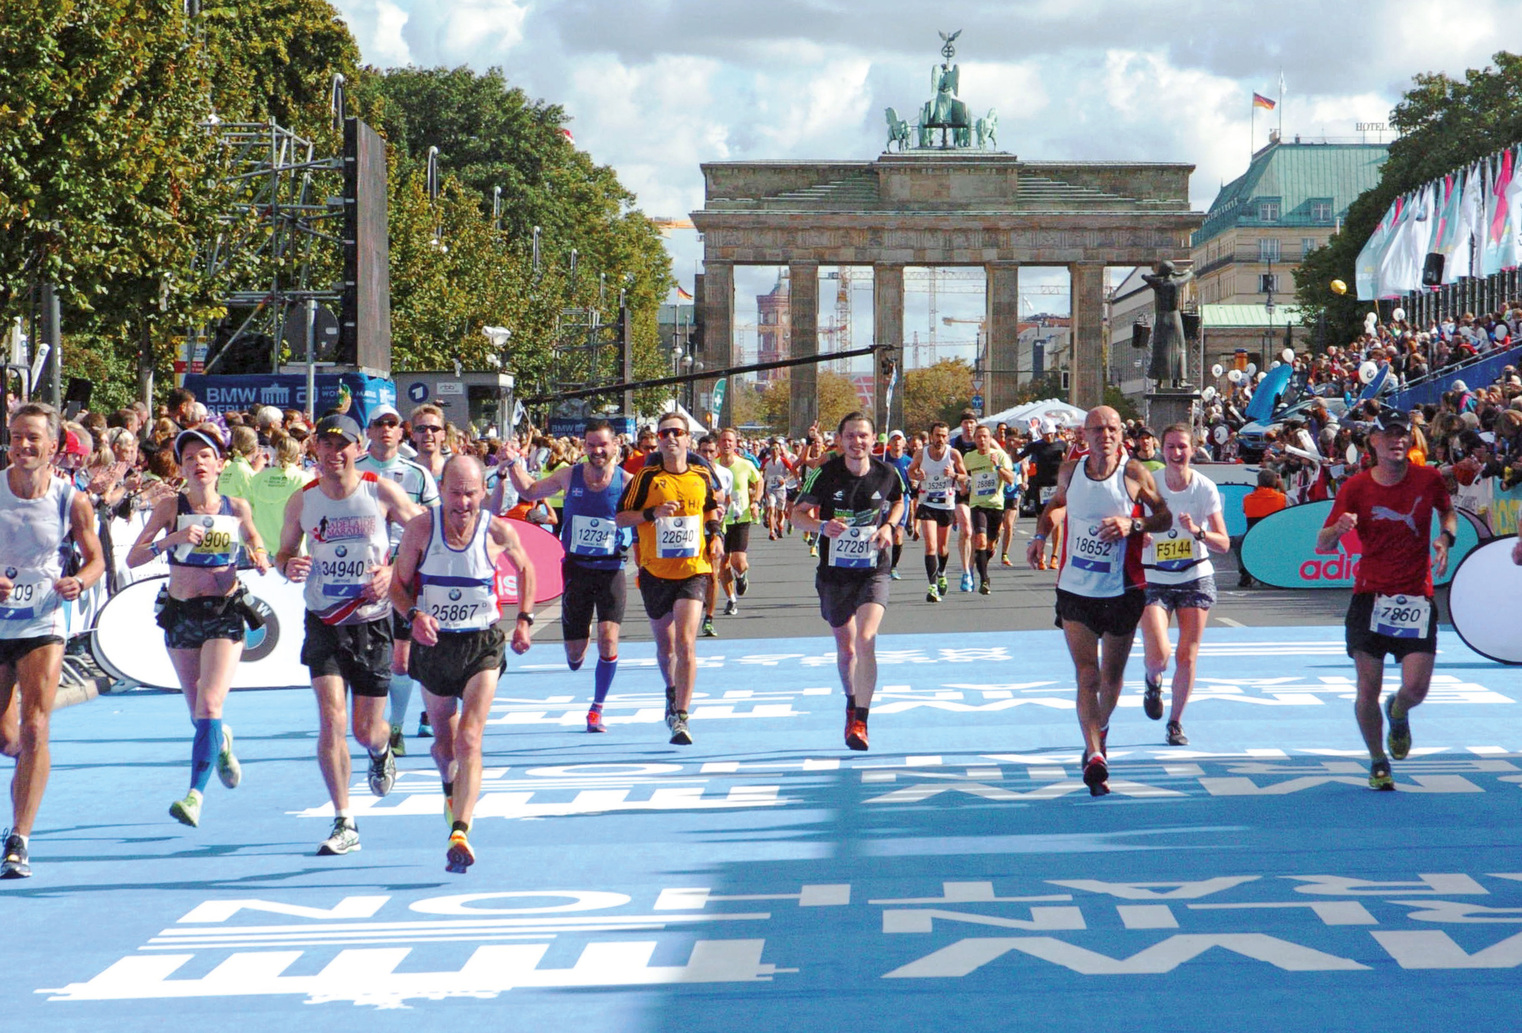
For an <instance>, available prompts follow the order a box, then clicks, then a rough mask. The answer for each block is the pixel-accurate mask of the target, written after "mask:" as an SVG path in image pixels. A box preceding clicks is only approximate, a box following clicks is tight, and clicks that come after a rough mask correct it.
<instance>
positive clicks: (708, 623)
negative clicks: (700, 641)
mask: <svg viewBox="0 0 1522 1033" xmlns="http://www.w3.org/2000/svg"><path fill="white" fill-rule="evenodd" d="M718 634H719V633H718V632H717V631H715V630H714V627H713V618H712V617H704V618H703V637H704V638H717V637H718Z"/></svg>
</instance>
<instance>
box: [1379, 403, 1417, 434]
mask: <svg viewBox="0 0 1522 1033" xmlns="http://www.w3.org/2000/svg"><path fill="white" fill-rule="evenodd" d="M1374 425H1375V426H1376V427H1378V428H1379V429H1380V430H1381V431H1399V432H1401V433H1410V431H1411V418H1410V417H1409V416H1407V415H1406V414H1405V413H1403V412H1401V411H1400V410H1399V409H1391V408H1384V409H1381V410H1380V411H1379V415H1377V416H1375V417H1374Z"/></svg>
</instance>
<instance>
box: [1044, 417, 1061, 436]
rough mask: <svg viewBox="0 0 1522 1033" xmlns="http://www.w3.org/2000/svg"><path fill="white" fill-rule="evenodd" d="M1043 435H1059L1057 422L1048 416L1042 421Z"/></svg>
mask: <svg viewBox="0 0 1522 1033" xmlns="http://www.w3.org/2000/svg"><path fill="white" fill-rule="evenodd" d="M1041 433H1043V434H1055V433H1057V421H1056V420H1054V419H1052V418H1051V417H1050V416H1048V417H1047V418H1046V419H1044V420H1042V421H1041Z"/></svg>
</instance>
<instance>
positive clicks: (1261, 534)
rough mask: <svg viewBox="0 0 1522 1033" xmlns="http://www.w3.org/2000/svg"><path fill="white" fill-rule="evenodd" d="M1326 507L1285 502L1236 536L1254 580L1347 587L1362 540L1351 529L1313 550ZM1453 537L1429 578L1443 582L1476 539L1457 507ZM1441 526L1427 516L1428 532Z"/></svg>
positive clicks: (1471, 519)
mask: <svg viewBox="0 0 1522 1033" xmlns="http://www.w3.org/2000/svg"><path fill="white" fill-rule="evenodd" d="M1331 511H1332V503H1331V501H1330V500H1328V501H1325V502H1307V503H1305V504H1304V505H1300V506H1291V507H1289V508H1288V509H1281V510H1280V511H1279V512H1277V513H1274V514H1271V515H1270V516H1266V517H1264V518H1263V519H1262V520H1260V521H1258V522H1257V523H1256V524H1254V525H1253V527H1252V529H1251V530H1250V531H1248V532H1247V535H1246V536H1245V537H1244V538H1243V539H1242V565H1243V566H1244V567H1246V568H1247V572H1248V573H1249V574H1251V575H1252V576H1253V577H1254V578H1256V579H1257V580H1258V581H1261V582H1262V583H1263V584H1265V585H1271V586H1272V587H1274V588H1352V587H1353V576H1354V574H1355V573H1356V572H1357V570H1358V560H1359V558H1360V557H1361V556H1362V545H1361V544H1360V543H1359V541H1358V535H1357V532H1356V531H1350V532H1348V533H1347V534H1346V535H1344V536H1343V538H1342V540H1341V541H1340V542H1338V543H1337V551H1336V552H1329V553H1319V552H1317V551H1316V535H1317V533H1318V532H1320V530H1321V528H1322V527H1323V526H1324V525H1325V524H1326V518H1327V515H1328V514H1330V513H1331ZM1459 516H1460V517H1461V519H1460V520H1459V532H1458V535H1457V538H1458V540H1457V542H1456V543H1455V544H1454V546H1453V548H1452V549H1450V550H1449V552H1448V570H1447V571H1446V572H1445V573H1444V574H1443V575H1442V576H1441V577H1438V576H1436V574H1435V573H1434V576H1433V579H1432V580H1433V583H1434V584H1437V585H1442V584H1446V583H1447V582H1448V581H1449V580H1450V579H1451V578H1452V577H1453V574H1454V571H1455V570H1457V569H1458V565H1459V563H1460V562H1461V561H1462V560H1463V559H1464V557H1465V556H1466V555H1468V554H1469V552H1470V551H1471V550H1473V549H1474V548H1475V546H1477V545H1479V544H1480V535H1479V531H1478V530H1477V528H1478V526H1479V523H1478V518H1476V517H1475V515H1474V514H1473V513H1470V512H1468V511H1467V510H1463V509H1461V510H1459ZM1440 530H1441V528H1440V526H1439V524H1438V521H1437V520H1436V519H1434V520H1433V521H1432V537H1433V538H1436V537H1437V536H1438V532H1439V531H1440Z"/></svg>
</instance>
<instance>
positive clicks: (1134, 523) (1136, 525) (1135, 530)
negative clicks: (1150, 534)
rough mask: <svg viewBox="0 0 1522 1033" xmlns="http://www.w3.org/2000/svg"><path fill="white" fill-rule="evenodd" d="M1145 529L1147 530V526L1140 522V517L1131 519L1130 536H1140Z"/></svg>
mask: <svg viewBox="0 0 1522 1033" xmlns="http://www.w3.org/2000/svg"><path fill="white" fill-rule="evenodd" d="M1146 529H1147V525H1146V523H1145V522H1143V521H1142V519H1141V518H1140V517H1132V518H1131V533H1132V534H1141V533H1142V532H1143V531H1145V530H1146Z"/></svg>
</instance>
